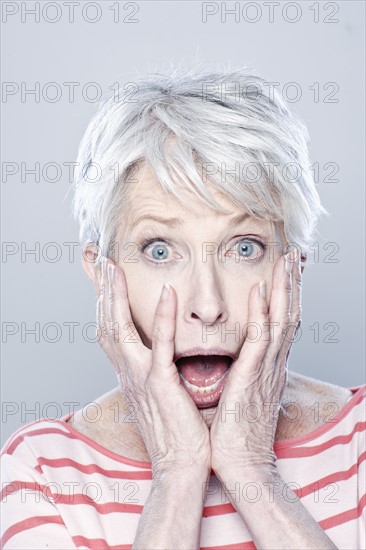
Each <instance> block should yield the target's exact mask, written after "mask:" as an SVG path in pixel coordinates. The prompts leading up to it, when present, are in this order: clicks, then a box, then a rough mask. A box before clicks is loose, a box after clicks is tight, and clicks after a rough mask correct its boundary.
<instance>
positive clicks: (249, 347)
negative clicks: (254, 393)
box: [226, 281, 270, 391]
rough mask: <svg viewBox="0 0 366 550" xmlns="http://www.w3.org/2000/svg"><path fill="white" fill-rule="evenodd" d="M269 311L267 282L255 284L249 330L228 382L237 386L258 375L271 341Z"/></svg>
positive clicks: (249, 316) (250, 308)
mask: <svg viewBox="0 0 366 550" xmlns="http://www.w3.org/2000/svg"><path fill="white" fill-rule="evenodd" d="M268 320H269V313H268V302H267V289H266V282H265V281H261V282H260V283H259V284H258V285H255V286H254V287H253V288H252V289H251V292H250V295H249V304H248V331H247V337H246V339H245V341H244V344H243V346H242V348H241V350H240V353H239V357H238V359H237V360H236V361H235V362H234V363H233V365H232V367H231V374H230V376H229V378H228V381H227V384H226V385H228V384H229V383H230V385H234V387H235V386H237V389H238V390H239V391H240V383H244V384H245V383H247V382H248V381H250V380H252V375H253V374H255V375H257V373H258V369H259V367H260V365H261V363H262V360H263V357H264V355H265V353H266V350H267V349H268V345H269V341H270V329H269V323H268Z"/></svg>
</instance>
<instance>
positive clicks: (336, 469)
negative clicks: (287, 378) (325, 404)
mask: <svg viewBox="0 0 366 550" xmlns="http://www.w3.org/2000/svg"><path fill="white" fill-rule="evenodd" d="M349 389H350V390H351V392H352V396H351V397H350V399H349V400H348V401H347V403H346V404H345V406H344V407H343V408H342V409H341V410H339V411H338V412H337V414H332V408H331V407H330V408H329V418H328V422H326V423H325V424H322V425H321V426H319V427H318V428H317V429H315V430H314V431H312V432H311V433H309V434H307V435H304V436H300V437H295V438H292V439H287V440H282V441H276V442H275V446H274V451H275V454H276V456H277V468H278V471H279V474H280V475H281V476H282V478H283V479H284V481H285V482H286V484H287V487H288V488H289V489H291V491H293V492H294V493H295V494H296V495H297V496H298V497H299V498H300V499H301V502H302V503H303V505H304V506H305V508H306V509H307V510H308V512H309V513H310V514H311V515H312V517H313V518H314V519H315V520H316V521H317V522H318V523H319V525H320V526H321V527H322V529H323V530H325V532H326V533H327V535H328V536H329V537H330V539H331V540H332V541H333V542H334V544H335V545H336V546H337V548H342V549H343V548H347V549H357V550H359V549H364V548H366V541H365V533H366V529H365V501H366V495H365V484H366V477H365V456H366V449H365V424H366V423H365V403H366V400H365V397H366V385H364V386H357V387H351V388H349ZM333 405H334V404H333ZM71 415H72V413H70V414H67V415H64V416H62V417H61V418H60V419H56V420H50V419H45V418H41V419H39V420H36V421H34V422H30V423H29V424H27V425H25V426H23V427H21V428H20V429H19V430H17V431H16V432H15V433H14V434H13V435H12V436H11V437H10V438H9V439H8V440H7V442H6V443H5V445H4V447H3V449H2V452H1V474H2V493H1V501H2V504H1V506H2V520H1V535H2V539H1V542H2V546H1V547H2V548H4V549H5V550H6V549H10V548H13V549H37V550H40V549H45V548H48V549H50V548H53V549H62V550H67V549H75V548H84V549H93V550H110V549H113V550H126V549H130V548H131V547H132V544H133V541H134V538H135V535H136V531H137V526H138V523H139V520H140V516H141V512H142V510H143V507H144V503H145V502H146V499H147V497H148V495H149V493H150V488H151V463H150V462H141V461H138V460H132V459H128V458H125V457H123V456H121V455H119V454H117V453H115V452H112V451H110V450H108V449H106V448H104V447H102V446H101V445H99V444H98V443H96V442H95V441H93V440H92V439H90V438H89V437H87V436H85V435H83V434H81V433H80V432H78V431H77V430H76V429H75V428H73V427H72V425H70V424H68V423H67V420H68V419H69V418H70V417H71ZM246 489H250V488H245V487H244V488H240V493H241V495H240V497H241V498H247V500H248V501H249V502H250V501H251V499H255V498H258V495H256V494H255V493H256V492H255V491H254V492H253V490H246ZM233 490H234V488H231V491H233ZM268 490H269V491H270V487H268ZM291 491H289V493H288V495H287V496H285V498H293V496H294V495H293V493H292V492H291ZM200 548H201V550H208V549H210V550H219V549H220V550H221V549H222V550H239V549H240V550H246V549H255V548H256V547H255V545H254V543H253V542H252V540H251V536H250V534H249V532H248V529H247V528H246V525H245V522H244V520H243V519H242V518H241V517H240V516H239V514H238V513H237V512H236V510H235V508H234V507H233V506H232V505H231V503H230V502H229V500H228V498H227V496H226V495H225V492H224V489H223V487H222V486H221V484H220V482H219V481H218V479H217V477H216V476H215V473H214V471H213V470H211V476H210V479H209V483H208V486H207V496H206V499H205V501H204V508H203V514H202V524H201V541H200Z"/></svg>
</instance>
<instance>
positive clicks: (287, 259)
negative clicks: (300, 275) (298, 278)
mask: <svg viewBox="0 0 366 550" xmlns="http://www.w3.org/2000/svg"><path fill="white" fill-rule="evenodd" d="M291 254H292V253H291V252H289V253H288V254H286V256H285V270H286V273H291V270H292V255H291Z"/></svg>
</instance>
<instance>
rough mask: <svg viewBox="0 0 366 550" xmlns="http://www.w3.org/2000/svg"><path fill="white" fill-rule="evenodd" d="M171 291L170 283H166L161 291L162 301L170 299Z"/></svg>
mask: <svg viewBox="0 0 366 550" xmlns="http://www.w3.org/2000/svg"><path fill="white" fill-rule="evenodd" d="M169 291H170V284H169V283H164V286H163V289H162V291H161V296H160V299H161V300H162V301H164V300H166V299H167V298H168V296H169Z"/></svg>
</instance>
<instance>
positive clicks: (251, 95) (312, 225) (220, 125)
mask: <svg viewBox="0 0 366 550" xmlns="http://www.w3.org/2000/svg"><path fill="white" fill-rule="evenodd" d="M166 73H167V74H160V73H150V74H148V75H147V76H145V77H139V78H138V79H137V80H135V82H133V83H131V82H130V83H127V84H125V85H124V86H122V87H121V88H120V89H119V90H118V92H117V93H114V94H112V95H111V96H109V97H105V98H104V99H103V100H102V102H101V104H100V106H99V110H98V112H97V113H96V114H95V116H94V117H93V118H92V120H91V122H90V124H89V125H88V127H87V129H86V132H85V134H84V136H83V138H82V141H81V144H80V148H79V151H78V157H77V161H76V162H77V167H76V169H75V178H74V181H75V193H74V199H73V215H74V218H75V219H76V220H77V221H78V222H79V224H80V233H79V239H80V241H81V243H84V244H85V243H86V242H89V241H93V242H95V243H97V244H98V245H99V249H100V252H101V254H102V255H103V256H109V255H110V250H111V248H113V243H114V241H115V238H116V235H117V230H118V226H119V223H120V212H121V206H122V205H123V201H124V199H125V198H126V196H127V191H128V189H129V187H130V186H131V185H133V177H132V178H131V180H129V178H130V176H131V174H133V172H134V169H135V168H136V166H138V165H139V164H140V163H141V162H142V163H146V164H148V165H149V166H150V168H151V169H152V171H153V174H154V176H155V177H156V178H157V180H158V182H159V183H160V184H161V185H162V186H163V188H164V189H166V190H167V191H168V192H169V193H171V194H172V196H174V197H176V198H177V199H178V200H180V201H181V202H182V203H184V204H186V205H187V206H188V203H187V202H186V200H185V198H184V194H182V189H184V188H188V189H189V190H191V191H192V192H193V193H194V194H195V196H197V198H198V199H199V200H202V201H204V202H205V203H206V204H207V205H208V206H210V207H211V208H212V209H214V210H215V211H218V212H227V210H225V209H223V208H222V207H221V206H220V204H219V203H217V201H216V200H215V199H214V197H213V196H212V195H211V194H210V193H209V191H208V188H207V186H206V183H213V184H214V185H215V188H217V189H218V190H219V191H221V192H223V193H224V194H225V196H227V197H228V198H229V199H231V201H232V202H233V203H234V204H235V205H236V206H238V207H240V208H241V209H242V210H243V211H245V212H248V213H249V214H250V215H251V216H254V217H257V218H260V219H263V220H269V221H271V222H283V231H284V235H285V238H286V239H287V242H289V243H296V244H297V246H298V247H300V249H301V250H302V251H304V250H305V249H306V248H307V247H308V246H309V245H310V244H311V243H312V242H313V238H314V233H315V229H316V225H317V222H318V218H319V216H320V215H321V214H326V215H328V212H327V211H326V210H325V209H324V208H323V206H322V205H321V203H320V199H319V195H318V193H317V190H316V187H315V183H314V180H313V177H312V173H311V169H310V160H309V153H308V148H307V143H308V141H309V136H308V131H307V128H306V126H305V124H304V123H303V121H302V120H301V119H300V117H299V116H298V115H295V114H293V113H291V112H290V111H289V109H288V108H287V106H286V104H285V102H284V100H283V98H282V97H281V95H280V93H279V92H277V90H276V89H274V88H273V86H270V85H269V83H268V82H267V81H265V80H264V79H262V78H260V77H259V76H256V75H254V74H253V73H252V72H251V71H250V70H249V69H248V68H246V67H244V68H235V69H231V68H230V69H226V70H225V69H224V70H204V71H202V70H199V71H197V70H195V69H193V70H192V69H190V70H188V71H183V70H181V69H177V68H176V69H170V70H168V71H166ZM93 173H94V175H93ZM95 174H97V177H95ZM135 181H136V180H135Z"/></svg>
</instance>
